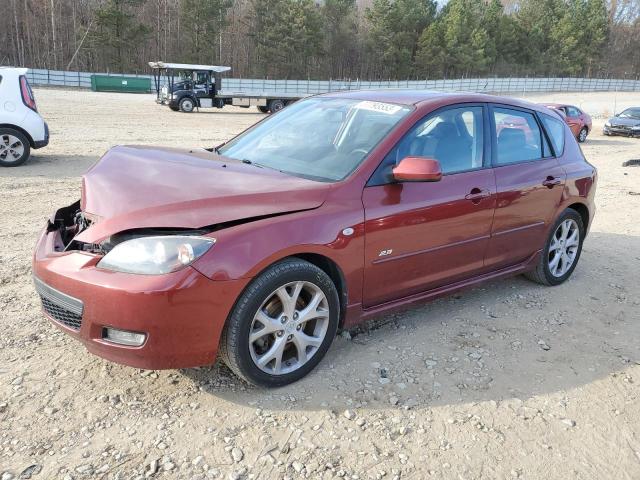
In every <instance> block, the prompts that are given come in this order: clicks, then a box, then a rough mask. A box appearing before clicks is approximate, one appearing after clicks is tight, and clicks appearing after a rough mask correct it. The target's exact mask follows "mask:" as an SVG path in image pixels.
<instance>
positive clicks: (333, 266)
mask: <svg viewBox="0 0 640 480" xmlns="http://www.w3.org/2000/svg"><path fill="white" fill-rule="evenodd" d="M291 259H299V260H304V261H306V262H309V263H310V264H312V265H315V266H316V267H318V268H319V269H320V270H322V271H323V272H324V273H326V274H327V275H328V276H329V278H330V279H331V281H332V282H333V284H334V285H335V286H336V290H337V291H338V299H339V301H340V317H339V321H338V328H340V327H342V325H343V324H344V320H345V317H346V312H347V304H348V298H349V297H348V290H347V280H346V277H345V275H344V272H343V271H342V268H340V266H339V265H338V264H337V263H336V262H335V260H333V259H331V258H330V257H328V256H327V255H323V254H322V253H317V252H309V251H303V252H293V253H289V254H286V255H282V256H279V257H278V258H275V259H274V258H272V259H271V261H270V262H268V263H266V264H263V265H261V267H260V270H259V271H257V272H256V273H255V275H252V278H254V279H255V278H257V277H259V276H260V275H262V274H263V273H264V272H265V271H266V270H268V269H269V268H270V267H272V266H273V265H275V264H277V263H279V262H283V261H285V260H291ZM249 283H251V282H249ZM248 287H249V284H247V286H246V287H245V288H244V289H243V290H242V292H241V293H240V294H239V295H238V298H240V297H241V296H242V293H244V291H245V290H246V289H247V288H248ZM236 300H237V299H236ZM234 307H235V303H234ZM232 310H233V309H232ZM225 322H226V320H225Z"/></svg>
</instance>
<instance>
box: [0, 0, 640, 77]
mask: <svg viewBox="0 0 640 480" xmlns="http://www.w3.org/2000/svg"><path fill="white" fill-rule="evenodd" d="M1 2H2V4H3V5H6V7H3V8H2V10H3V12H4V13H5V15H4V18H5V23H4V28H3V29H1V30H0V64H2V65H21V66H28V67H32V68H48V69H54V70H80V71H96V72H120V73H132V72H140V73H141V72H145V71H148V66H147V62H149V61H155V60H163V61H169V62H180V63H204V64H217V65H229V66H231V67H232V69H233V72H232V75H233V76H236V77H257V78H289V79H298V78H300V79H306V78H311V79H327V78H333V79H356V78H359V79H368V80H375V79H381V80H387V79H411V78H420V79H423V78H458V77H462V76H467V77H469V76H484V75H497V76H526V75H537V76H625V77H629V76H632V77H635V76H638V75H640V0H503V1H500V0H448V1H446V2H442V1H441V2H438V1H437V0H1Z"/></svg>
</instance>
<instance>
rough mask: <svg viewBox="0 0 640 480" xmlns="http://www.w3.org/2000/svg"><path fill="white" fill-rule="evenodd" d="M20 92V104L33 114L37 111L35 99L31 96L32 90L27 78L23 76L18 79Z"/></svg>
mask: <svg viewBox="0 0 640 480" xmlns="http://www.w3.org/2000/svg"><path fill="white" fill-rule="evenodd" d="M20 92H22V102H23V103H24V104H25V105H26V106H27V107H29V108H30V109H31V110H33V111H34V112H37V111H38V107H36V99H35V98H34V96H33V90H31V85H29V82H28V81H27V77H25V76H24V75H23V76H21V77H20Z"/></svg>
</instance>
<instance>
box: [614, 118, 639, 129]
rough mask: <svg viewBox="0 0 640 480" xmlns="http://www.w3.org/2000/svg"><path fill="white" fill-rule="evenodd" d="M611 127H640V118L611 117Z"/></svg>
mask: <svg viewBox="0 0 640 480" xmlns="http://www.w3.org/2000/svg"><path fill="white" fill-rule="evenodd" d="M609 123H610V124H611V125H621V126H624V127H633V126H635V125H640V118H623V117H611V118H610V119H609Z"/></svg>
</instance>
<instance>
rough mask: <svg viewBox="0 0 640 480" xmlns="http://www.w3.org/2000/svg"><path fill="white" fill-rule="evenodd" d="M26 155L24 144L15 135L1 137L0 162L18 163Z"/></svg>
mask: <svg viewBox="0 0 640 480" xmlns="http://www.w3.org/2000/svg"><path fill="white" fill-rule="evenodd" d="M23 155H24V144H23V143H22V141H21V140H20V139H19V138H17V137H14V136H13V135H9V134H6V133H5V134H3V135H0V160H2V161H6V162H16V161H18V160H20V159H21V158H22V156H23Z"/></svg>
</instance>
